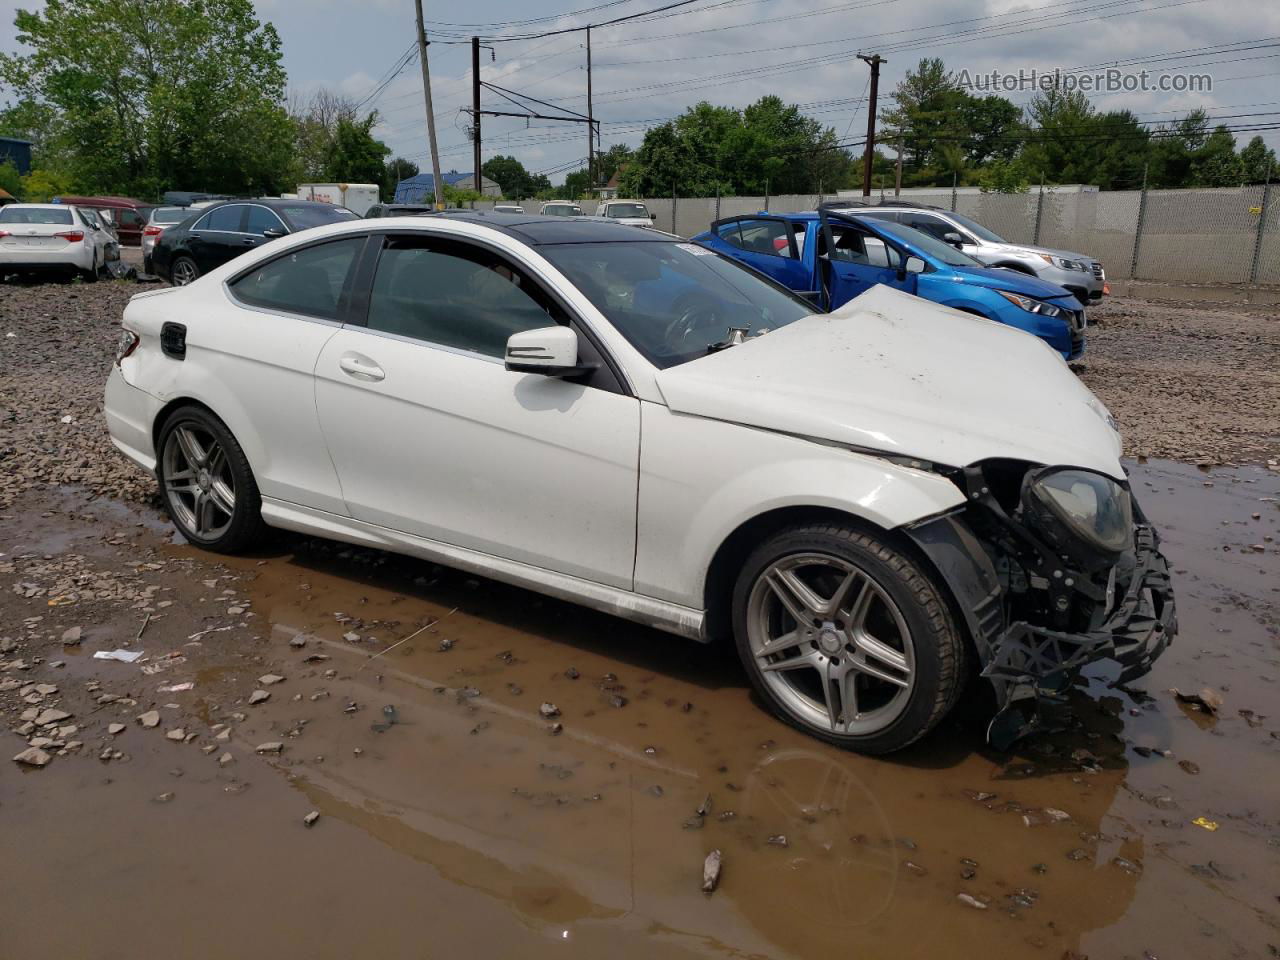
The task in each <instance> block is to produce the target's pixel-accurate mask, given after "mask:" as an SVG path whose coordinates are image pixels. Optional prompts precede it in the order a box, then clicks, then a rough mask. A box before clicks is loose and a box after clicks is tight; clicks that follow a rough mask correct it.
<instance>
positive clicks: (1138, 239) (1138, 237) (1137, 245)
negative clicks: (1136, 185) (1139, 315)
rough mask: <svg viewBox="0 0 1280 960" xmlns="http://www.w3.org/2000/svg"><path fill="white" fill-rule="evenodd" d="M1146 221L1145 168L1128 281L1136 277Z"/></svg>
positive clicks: (1144, 169)
mask: <svg viewBox="0 0 1280 960" xmlns="http://www.w3.org/2000/svg"><path fill="white" fill-rule="evenodd" d="M1146 219H1147V167H1146V166H1145V165H1144V166H1143V168H1142V195H1141V196H1140V197H1139V198H1138V223H1137V226H1136V228H1135V229H1134V231H1133V263H1131V264H1130V265H1129V279H1130V280H1135V279H1137V276H1138V255H1139V254H1140V253H1142V222H1143V221H1144V220H1146Z"/></svg>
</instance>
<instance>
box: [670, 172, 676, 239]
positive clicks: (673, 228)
mask: <svg viewBox="0 0 1280 960" xmlns="http://www.w3.org/2000/svg"><path fill="white" fill-rule="evenodd" d="M671 232H672V233H675V232H676V185H675V184H674V183H673V184H671Z"/></svg>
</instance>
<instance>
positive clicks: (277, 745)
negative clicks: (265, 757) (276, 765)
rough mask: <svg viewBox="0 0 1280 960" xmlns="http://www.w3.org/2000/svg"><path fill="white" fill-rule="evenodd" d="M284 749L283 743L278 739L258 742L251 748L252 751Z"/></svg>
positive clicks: (261, 751)
mask: <svg viewBox="0 0 1280 960" xmlns="http://www.w3.org/2000/svg"><path fill="white" fill-rule="evenodd" d="M283 749H284V744H283V743H281V742H280V741H279V740H268V741H267V742H266V743H260V744H258V745H257V746H256V747H254V748H253V752H254V753H279V752H280V751H282V750H283Z"/></svg>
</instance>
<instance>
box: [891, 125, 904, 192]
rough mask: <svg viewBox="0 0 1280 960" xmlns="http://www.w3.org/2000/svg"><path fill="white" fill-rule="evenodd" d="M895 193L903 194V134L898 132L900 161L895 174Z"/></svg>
mask: <svg viewBox="0 0 1280 960" xmlns="http://www.w3.org/2000/svg"><path fill="white" fill-rule="evenodd" d="M893 195H894V196H895V197H900V196H902V134H901V133H899V134H898V163H897V170H895V171H894V174H893Z"/></svg>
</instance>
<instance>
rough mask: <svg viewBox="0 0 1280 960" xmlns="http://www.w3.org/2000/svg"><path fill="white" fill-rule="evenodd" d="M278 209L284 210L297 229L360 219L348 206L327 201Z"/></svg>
mask: <svg viewBox="0 0 1280 960" xmlns="http://www.w3.org/2000/svg"><path fill="white" fill-rule="evenodd" d="M276 210H277V211H280V212H283V213H284V215H285V218H286V219H287V220H288V221H289V222H290V223H291V224H293V226H294V229H296V230H305V229H307V227H323V226H324V225H325V224H326V223H341V222H343V221H344V220H359V219H360V218H359V217H357V216H356V215H355V214H354V213H352V212H351V211H350V210H348V209H347V208H346V207H335V206H332V205H331V204H326V203H318V204H314V205H311V204H308V205H306V206H303V205H302V204H299V205H298V206H296V207H277V208H276Z"/></svg>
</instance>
